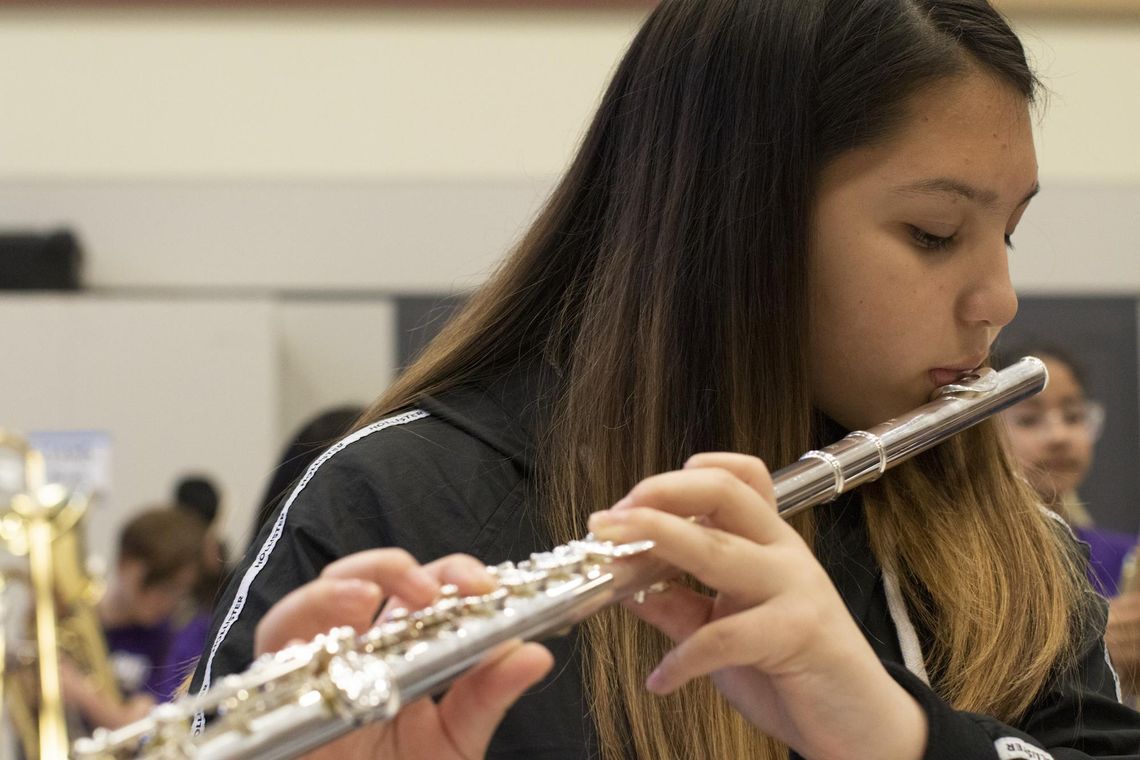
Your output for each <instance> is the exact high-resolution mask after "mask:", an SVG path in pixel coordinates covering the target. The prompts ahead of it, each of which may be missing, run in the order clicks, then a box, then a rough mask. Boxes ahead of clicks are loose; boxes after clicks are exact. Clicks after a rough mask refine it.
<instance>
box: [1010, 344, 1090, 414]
mask: <svg viewBox="0 0 1140 760" xmlns="http://www.w3.org/2000/svg"><path fill="white" fill-rule="evenodd" d="M1043 360H1044V362H1045V367H1046V368H1047V369H1048V370H1049V383H1048V384H1047V385H1046V386H1045V389H1044V390H1043V391H1041V392H1040V393H1038V394H1037V395H1036V396H1032V397H1030V398H1028V399H1026V400H1025V401H1023V402H1021V404H1019V405H1018V406H1019V407H1023V408H1026V409H1041V408H1044V407H1049V406H1054V405H1059V404H1064V403H1068V402H1079V401H1081V400H1083V399H1084V397H1085V393H1084V389H1083V388H1082V387H1081V384H1080V382H1079V381H1078V380H1077V376H1076V375H1075V374H1073V371H1072V369H1070V368H1069V365H1068V364H1066V363H1064V362H1062V361H1058V360H1056V359H1053V358H1051V357H1048V356H1046V357H1044V358H1043Z"/></svg>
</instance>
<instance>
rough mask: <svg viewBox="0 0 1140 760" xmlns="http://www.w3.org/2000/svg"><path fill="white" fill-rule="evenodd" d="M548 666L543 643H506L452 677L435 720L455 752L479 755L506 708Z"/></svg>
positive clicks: (550, 658)
mask: <svg viewBox="0 0 1140 760" xmlns="http://www.w3.org/2000/svg"><path fill="white" fill-rule="evenodd" d="M553 665H554V657H553V656H552V655H551V654H550V652H549V651H547V649H546V647H543V646H541V645H539V644H523V643H522V642H519V641H508V642H506V643H504V644H501V645H500V646H498V647H496V648H495V649H492V650H491V651H490V653H489V654H488V656H487V659H486V660H484V661H483V662H482V663H481V664H479V665H478V666H477V667H475V668H473V669H472V670H470V671H468V672H467V673H466V674H465V675H464V676H463V677H462V678H460V679H459V680H458V681H456V682H455V684H454V685H453V686H452V687H451V689H450V690H449V691H448V693H447V696H446V697H444V698H443V701H441V702H440V704H439V719H440V722H441V724H442V725H443V730H444V733H446V734H447V736H448V738H449V739H450V740H451V743H452V745H453V746H454V747H455V750H456V752H458V753H459V755H460V756H461V757H467V758H480V757H483V755H484V753H485V752H486V751H487V745H488V744H490V742H491V736H492V735H493V734H494V733H495V729H496V728H498V726H499V722H500V721H501V720H502V719H503V715H505V714H506V712H507V708H509V707H510V706H511V705H513V704H514V703H515V700H517V699H518V698H519V697H521V696H522V694H523V692H524V691H526V690H527V689H528V688H530V687H531V686H532V685H534V684H535V683H537V682H538V680H539V679H540V678H542V677H543V676H544V675H546V674H547V673H549V672H550V669H551V667H553Z"/></svg>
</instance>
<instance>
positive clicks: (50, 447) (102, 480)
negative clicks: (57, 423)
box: [28, 430, 111, 505]
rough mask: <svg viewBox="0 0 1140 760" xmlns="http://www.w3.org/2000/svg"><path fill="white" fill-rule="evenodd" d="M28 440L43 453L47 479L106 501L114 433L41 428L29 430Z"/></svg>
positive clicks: (109, 488) (100, 500)
mask: <svg viewBox="0 0 1140 760" xmlns="http://www.w3.org/2000/svg"><path fill="white" fill-rule="evenodd" d="M28 442H29V443H30V444H31V446H32V448H34V449H36V450H38V451H39V452H40V453H41V454H43V457H44V468H45V470H46V472H45V476H46V480H47V482H48V483H60V484H62V485H64V486H66V487H67V488H68V489H69V490H71V491H74V492H77V493H83V494H86V495H88V496H99V498H98V499H96V500H95V504H96V505H98V504H99V503H102V502H105V501H106V499H107V495H108V494H109V493H110V491H111V434H110V433H108V432H107V431H105V430H41V431H37V432H33V433H29V434H28Z"/></svg>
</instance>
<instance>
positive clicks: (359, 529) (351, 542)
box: [191, 411, 518, 693]
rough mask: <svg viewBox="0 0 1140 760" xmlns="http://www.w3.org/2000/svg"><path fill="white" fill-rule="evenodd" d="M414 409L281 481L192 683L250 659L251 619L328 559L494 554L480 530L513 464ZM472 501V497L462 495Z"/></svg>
mask: <svg viewBox="0 0 1140 760" xmlns="http://www.w3.org/2000/svg"><path fill="white" fill-rule="evenodd" d="M492 453H493V452H491V453H489V450H488V449H487V448H486V447H485V446H483V445H482V444H481V443H479V442H477V441H474V440H473V439H471V437H470V436H468V435H466V434H464V433H462V432H461V431H458V430H457V429H455V428H454V427H452V426H449V425H447V424H445V423H443V422H441V421H439V420H437V419H436V418H434V417H431V416H429V415H426V414H425V413H423V412H418V411H414V412H408V413H405V414H403V415H398V416H396V417H393V418H390V419H388V420H385V421H383V422H379V423H375V424H373V425H371V426H369V427H368V428H365V429H364V430H362V431H358V432H357V433H354V434H353V435H352V436H349V437H348V438H346V439H344V440H342V441H341V442H339V443H338V444H336V445H335V446H333V447H332V448H330V449H329V450H328V451H327V452H325V453H324V454H322V455H321V456H320V457H319V458H318V459H317V460H316V461H315V462H314V463H313V465H312V466H310V468H309V470H308V471H307V472H306V473H305V475H304V476H302V478H301V479H300V480H299V481H298V482H297V483H296V484H295V485H294V486H293V487H292V490H291V492H290V493H289V495H288V496H287V497H286V498H285V499H284V500H283V502H282V504H281V506H280V507H279V508H278V510H277V513H276V514H275V515H274V516H273V518H272V519H270V520H269V521H267V522H266V524H265V526H264V527H263V528H262V530H261V533H260V535H259V536H258V537H257V539H256V540H255V541H254V542H253V544H252V548H251V549H250V550H249V552H247V554H246V556H245V557H244V558H243V559H242V561H241V563H240V565H239V567H238V569H237V570H236V571H235V572H234V574H233V576H232V578H231V580H230V583H229V586H228V588H227V589H226V592H225V595H224V596H223V597H222V599H221V600H220V601H219V603H218V606H217V608H216V610H215V612H214V618H213V621H212V623H211V630H210V633H209V635H208V637H207V642H206V649H205V651H204V652H203V655H202V657H201V659H200V660H199V663H198V667H197V669H196V671H195V674H194V679H193V681H192V683H191V693H198V692H199V691H200V690H202V689H203V687H206V688H208V687H209V685H210V684H211V683H214V682H216V681H217V680H218V679H219V678H220V677H222V676H225V675H227V674H229V673H236V672H240V671H243V670H245V669H246V668H248V667H249V665H250V663H251V662H252V660H253V639H254V632H255V630H256V627H257V623H258V621H260V620H261V618H262V616H263V615H264V614H265V613H266V612H267V611H268V610H269V608H270V607H272V606H273V605H274V604H275V603H276V602H277V601H278V600H280V599H281V598H282V597H283V596H285V595H286V594H288V593H289V592H290V591H292V590H293V589H295V588H297V587H299V586H302V585H304V584H305V583H308V582H309V581H311V580H313V579H314V578H316V577H317V576H318V575H320V573H321V570H323V569H324V567H325V566H326V565H328V564H329V563H330V562H333V561H334V560H336V559H338V558H340V557H343V556H346V555H348V554H353V553H355V552H359V551H364V550H366V549H373V548H377V547H385V546H399V547H402V548H404V549H406V550H407V551H409V552H410V553H411V554H412V555H413V556H414V557H415V558H416V559H417V560H419V561H420V562H428V561H430V560H434V559H437V558H439V557H441V556H444V555H446V554H450V553H453V552H467V553H471V554H475V555H476V556H480V557H481V558H483V554H484V553H486V554H487V555H488V556H487V557H485V559H487V560H488V561H493V562H498V561H501V560H500V559H498V558H497V557H495V556H493V555H494V554H495V552H494V551H490V550H488V551H486V552H483V551H482V550H483V549H484V548H485V544H486V538H487V537H493V536H495V535H497V534H500V533H503V532H504V531H501V530H495V528H496V527H498V526H499V523H500V522H502V521H503V520H506V519H508V517H509V512H510V510H509V509H508V510H496V509H495V508H496V507H498V506H500V505H502V504H505V503H511V502H510V501H509V498H508V497H510V496H511V495H512V494H514V493H515V492H516V491H517V490H518V489H517V488H516V487H515V486H516V485H517V481H518V475H517V474H516V473H515V472H514V470H513V468H512V467H511V466H510V464H509V463H506V462H504V461H503V458H502V457H501V456H492V455H491V454H492ZM473 505H474V506H473Z"/></svg>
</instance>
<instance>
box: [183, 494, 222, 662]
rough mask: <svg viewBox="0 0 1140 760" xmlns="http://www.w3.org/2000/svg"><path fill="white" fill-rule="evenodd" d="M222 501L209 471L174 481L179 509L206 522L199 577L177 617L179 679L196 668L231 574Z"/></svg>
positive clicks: (203, 522) (204, 524)
mask: <svg viewBox="0 0 1140 760" xmlns="http://www.w3.org/2000/svg"><path fill="white" fill-rule="evenodd" d="M221 502H222V499H221V495H220V490H219V489H218V487H217V486H216V485H215V484H214V481H213V480H212V479H211V478H209V477H208V476H206V475H202V474H193V475H185V476H183V477H181V478H179V480H178V481H177V482H176V483H175V485H174V506H175V509H177V510H179V511H182V512H184V513H186V514H189V515H193V516H194V517H196V518H197V519H199V520H200V521H201V522H202V524H203V526H204V532H203V533H202V541H201V566H200V572H199V574H198V581H197V583H195V584H194V589H193V592H192V593H191V595H190V596H189V597H188V598H187V599H186V600H185V603H184V604H183V605H181V608H180V609H179V610H177V611H176V613H175V614H174V617H173V621H174V629H175V633H174V636H173V640H172V641H171V645H170V652H169V656H168V663H169V666H170V667H171V668H173V669H175V670H177V671H178V673H179V680H181V676H183V675H185V674H186V673H189V672H190V671H191V670H193V667H194V664H195V663H196V662H197V660H198V656H199V655H200V654H201V653H202V649H203V648H204V647H205V645H206V635H207V633H208V632H209V628H210V618H211V616H212V615H213V613H214V604H215V602H216V601H217V598H218V594H219V593H220V591H221V590H222V588H224V587H225V583H226V580H227V579H228V576H229V560H230V550H229V546H228V545H227V544H226V542H225V540H224V539H223V538H222V537H221V535H220V528H219V525H218V522H219V521H218V514H219V513H220V511H221Z"/></svg>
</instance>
